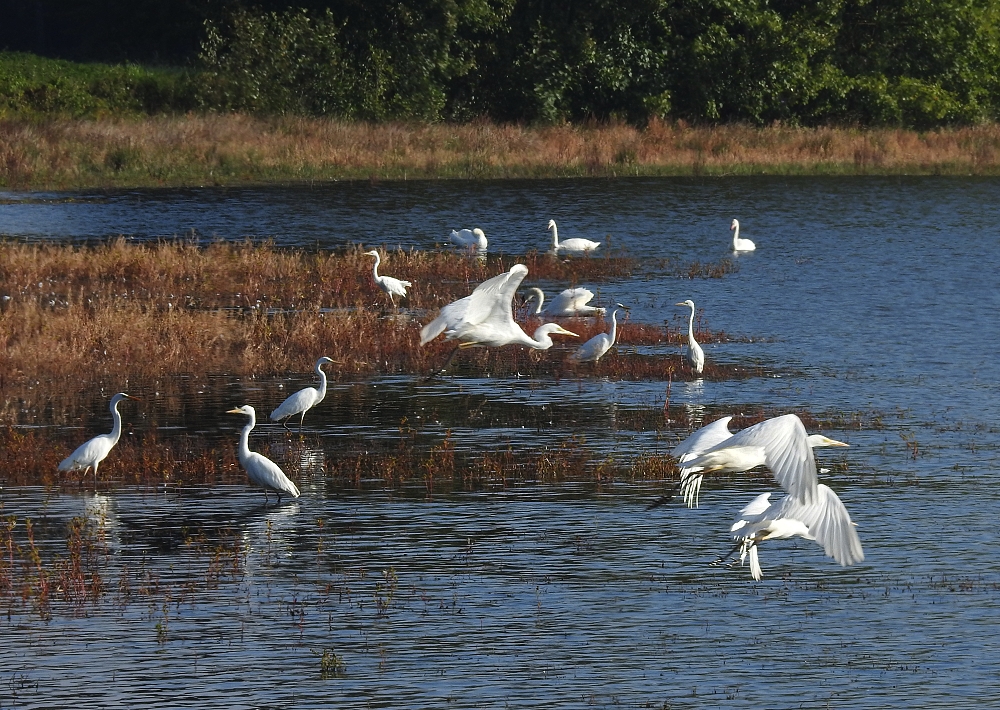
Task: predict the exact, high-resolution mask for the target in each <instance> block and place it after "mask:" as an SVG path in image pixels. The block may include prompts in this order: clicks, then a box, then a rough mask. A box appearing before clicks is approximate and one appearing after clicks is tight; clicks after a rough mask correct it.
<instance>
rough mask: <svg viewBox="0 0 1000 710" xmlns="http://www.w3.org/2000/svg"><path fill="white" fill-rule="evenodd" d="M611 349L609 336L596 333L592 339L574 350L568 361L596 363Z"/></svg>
mask: <svg viewBox="0 0 1000 710" xmlns="http://www.w3.org/2000/svg"><path fill="white" fill-rule="evenodd" d="M610 349H611V336H609V335H608V334H607V333H598V334H597V335H595V336H594V337H593V338H591V339H590V340H588V341H587V342H585V343H584V344H583V345H581V346H580V347H579V348H577V349H576V352H574V353H573V354H572V355H570V359H572V360H579V361H580V362H589V361H590V360H593V361H595V362H596V361H598V360H600V359H601V358H602V357H604V353H606V352H607V351H608V350H610Z"/></svg>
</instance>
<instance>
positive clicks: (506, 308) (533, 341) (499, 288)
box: [420, 264, 577, 368]
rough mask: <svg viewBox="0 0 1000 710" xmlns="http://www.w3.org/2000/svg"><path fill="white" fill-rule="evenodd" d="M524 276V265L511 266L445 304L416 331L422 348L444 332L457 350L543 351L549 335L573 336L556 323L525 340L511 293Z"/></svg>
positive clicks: (549, 343) (513, 292) (525, 273)
mask: <svg viewBox="0 0 1000 710" xmlns="http://www.w3.org/2000/svg"><path fill="white" fill-rule="evenodd" d="M527 274H528V267H527V266H525V265H524V264H514V265H513V266H512V267H510V271H508V272H507V273H505V274H500V275H499V276H494V277H493V278H491V279H489V280H487V281H483V283H481V284H479V286H477V287H476V289H475V290H474V291H473V292H472V294H471V295H469V296H466V297H465V298H461V299H459V300H457V301H455V302H454V303H449V304H448V305H447V306H445V307H444V308H442V309H441V312H440V313H439V314H438V316H437V318H435V319H434V320H432V321H431V322H430V323H428V324H427V325H425V326H424V327H423V328H422V329H421V330H420V344H421V345H425V344H427V343H429V342H430V341H431V340H433V339H434V338H436V337H437V336H439V335H440V334H441V333H444V334H445V339H446V340H456V341H458V348H462V349H465V348H474V347H481V348H487V347H489V348H500V347H503V346H505V345H525V346H527V347H529V348H532V349H534V350H547V349H549V348H551V347H552V344H553V343H552V338H551V337H550V336H551V335H554V334H561V335H571V336H573V337H574V338H575V337H577V335H576V333H571V332H570V331H568V330H566V329H565V328H563V327H562V326H560V325H558V324H556V323H546V324H545V325H542V326H540V327H539V328H537V329H536V330H535V332H534V337H529V336H528V334H527V333H525V332H524V331H523V330H521V326H519V325H518V324H517V323H515V322H514V313H513V309H512V302H513V300H514V294H515V292H516V291H517V287H518V286H520V284H521V281H523V280H524V277H525V276H527ZM456 350H457V348H456ZM454 354H455V351H452V354H451V356H449V358H448V363H449V364H450V362H451V357H452V356H454ZM447 366H448V365H447V364H446V365H445V368H447Z"/></svg>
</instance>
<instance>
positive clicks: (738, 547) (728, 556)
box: [709, 540, 746, 566]
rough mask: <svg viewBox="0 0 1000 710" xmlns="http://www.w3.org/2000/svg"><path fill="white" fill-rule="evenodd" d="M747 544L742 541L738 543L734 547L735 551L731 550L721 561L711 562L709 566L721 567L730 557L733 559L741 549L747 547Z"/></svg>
mask: <svg viewBox="0 0 1000 710" xmlns="http://www.w3.org/2000/svg"><path fill="white" fill-rule="evenodd" d="M745 544H746V540H740V541H739V542H737V543H736V544H735V545H734V546H733V549H731V550H730V551H729V552H727V553H726V554H724V555H723V556H722V557H720V558H719V559H717V560H715V561H714V562H710V563H709V564H710V565H712V566H716V565H721V564H722V563H723V562H725V561H726V560H727V559H729V558H730V557H732V556H733V555H735V554H736V551H737V550H739V549H740V548H741V547H743V545H745Z"/></svg>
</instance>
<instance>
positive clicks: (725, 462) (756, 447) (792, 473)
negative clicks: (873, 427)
mask: <svg viewBox="0 0 1000 710" xmlns="http://www.w3.org/2000/svg"><path fill="white" fill-rule="evenodd" d="M824 439H825V437H824ZM826 441H829V442H833V440H832V439H826ZM824 445H825V446H830V445H834V446H846V445H847V444H844V443H842V442H839V441H838V442H834V443H832V444H824ZM686 463H687V465H688V467H689V468H694V467H696V466H697V467H700V468H701V469H702V470H701V475H704V474H706V473H738V472H741V471H749V470H750V469H751V468H754V467H756V466H767V467H768V468H769V469H771V473H772V474H774V479H775V480H776V481H777V482H778V485H779V486H781V487H782V488H784V489H785V491H786V492H787V493H789V494H791V495H792V496H793V497H794V498H796V499H798V500H799V501H800V502H802V503H804V504H813V503H815V501H816V485H817V481H816V459H815V458H814V457H813V452H812V442H810V440H809V436H808V435H807V434H806V429H805V427H804V426H803V425H802V421H801V420H800V419H799V418H798V417H797V416H795V415H794V414H785V415H783V416H780V417H774V418H773V419H765V420H764V421H762V422H759V423H758V424H754V425H753V426H750V427H747V428H746V429H744V430H742V431H740V432H739V433H737V434H733V436H731V437H729V438H728V439H725V440H724V441H721V442H720V443H718V444H716V445H715V446H712V447H710V448H708V449H705V450H704V451H703V452H702V453H701V454H699V455H698V456H696V457H695V458H693V459H690V460H689V461H687V462H686Z"/></svg>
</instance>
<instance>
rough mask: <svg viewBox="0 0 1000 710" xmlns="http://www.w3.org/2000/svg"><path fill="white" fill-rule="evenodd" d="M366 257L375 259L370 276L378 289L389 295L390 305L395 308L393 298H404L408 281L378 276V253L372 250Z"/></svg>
mask: <svg viewBox="0 0 1000 710" xmlns="http://www.w3.org/2000/svg"><path fill="white" fill-rule="evenodd" d="M365 254H366V255H368V256H374V257H375V265H374V266H373V267H372V274H373V275H374V276H375V283H376V284H377V285H378V287H379V288H380V289H382V290H383V291H385V292H386V293H387V294H389V302H390V303H392V305H393V307H394V308H395V306H396V301H395V299H394V298H393V296H399V297H400V298H406V289H408V288H409V287H410V286H412V285H413V284H411V283H410V282H409V281H403V280H401V279H394V278H393V277H391V276H379V275H378V265H379V264H380V263H381V261H382V258H381V257H380V256H379V255H378V252H377V251H375V250H374V249H372V250H371V251H366V252H365Z"/></svg>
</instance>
